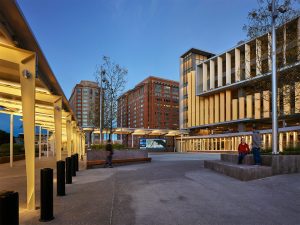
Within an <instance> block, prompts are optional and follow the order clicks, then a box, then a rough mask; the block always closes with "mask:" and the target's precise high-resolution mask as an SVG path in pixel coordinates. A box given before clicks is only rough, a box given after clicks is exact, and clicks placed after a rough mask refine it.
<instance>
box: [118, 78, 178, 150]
mask: <svg viewBox="0 0 300 225" xmlns="http://www.w3.org/2000/svg"><path fill="white" fill-rule="evenodd" d="M121 118H122V123H121ZM117 126H118V127H121V126H122V127H129V128H145V129H148V128H149V129H156V128H157V129H178V128H179V82H176V81H172V80H166V79H162V78H158V77H152V76H150V77H148V78H147V79H145V80H143V81H142V82H140V83H139V84H137V85H136V86H135V87H134V88H133V89H131V90H129V91H127V92H126V93H124V94H123V95H122V96H120V98H119V99H118V118H117ZM125 136H126V135H124V136H123V137H125ZM123 139H124V138H123ZM125 139H126V141H127V142H128V145H129V146H130V145H131V137H125ZM135 139H137V140H135ZM138 139H139V137H136V138H134V146H135V147H137V146H138Z"/></svg>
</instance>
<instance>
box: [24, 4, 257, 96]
mask: <svg viewBox="0 0 300 225" xmlns="http://www.w3.org/2000/svg"><path fill="white" fill-rule="evenodd" d="M18 2H19V4H20V7H21V9H22V11H23V13H24V15H25V17H26V19H27V21H28V23H29V25H30V27H31V29H32V31H33V33H34V34H35V36H36V39H37V40H38V42H39V44H40V46H41V48H42V50H43V52H44V54H45V55H46V58H47V59H48V62H49V64H50V66H51V68H52V70H53V71H54V74H55V75H56V77H57V79H58V81H59V83H60V85H61V86H62V88H63V90H64V92H65V95H66V96H67V98H69V97H70V94H71V91H72V88H73V87H74V85H75V84H76V83H78V82H80V80H83V79H85V80H94V79H95V78H94V72H95V67H96V65H97V64H99V63H100V62H101V58H102V56H103V55H106V56H110V57H111V58H112V59H113V60H114V61H116V62H117V63H119V64H120V65H122V66H124V67H126V68H128V77H127V78H128V83H127V87H126V89H127V88H132V87H134V85H135V84H137V83H138V82H139V81H142V80H143V79H144V78H146V77H147V76H149V75H155V76H161V77H165V78H169V79H173V80H179V57H180V55H182V54H183V53H184V52H185V51H187V50H188V49H190V48H191V47H195V48H199V49H202V50H206V51H209V52H212V53H220V52H222V51H225V50H226V49H228V48H231V47H232V46H234V45H235V44H236V43H237V42H238V41H240V40H243V39H245V38H246V35H245V32H244V31H243V30H242V26H243V24H245V23H246V17H247V12H248V11H249V10H250V9H252V8H255V7H256V6H257V1H256V0H242V1H241V0H230V1H228V0H87V1H82V0H43V1H41V0H18ZM83 2H84V3H83ZM229 3H230V4H229Z"/></svg>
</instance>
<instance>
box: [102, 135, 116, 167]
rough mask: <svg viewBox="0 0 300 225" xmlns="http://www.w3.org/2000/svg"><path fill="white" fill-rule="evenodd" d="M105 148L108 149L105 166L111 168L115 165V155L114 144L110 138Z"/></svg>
mask: <svg viewBox="0 0 300 225" xmlns="http://www.w3.org/2000/svg"><path fill="white" fill-rule="evenodd" d="M105 150H106V162H105V165H104V167H107V166H108V167H109V168H113V166H112V157H113V154H114V151H113V146H112V144H111V140H110V139H109V140H108V141H107V144H106V146H105Z"/></svg>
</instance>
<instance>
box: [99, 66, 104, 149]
mask: <svg viewBox="0 0 300 225" xmlns="http://www.w3.org/2000/svg"><path fill="white" fill-rule="evenodd" d="M104 75H105V70H103V69H101V72H100V95H99V96H100V110H99V112H100V115H99V116H100V118H99V123H100V124H99V130H100V138H99V140H100V143H99V144H101V143H102V108H103V107H102V105H103V103H102V101H103V89H102V82H103V76H104Z"/></svg>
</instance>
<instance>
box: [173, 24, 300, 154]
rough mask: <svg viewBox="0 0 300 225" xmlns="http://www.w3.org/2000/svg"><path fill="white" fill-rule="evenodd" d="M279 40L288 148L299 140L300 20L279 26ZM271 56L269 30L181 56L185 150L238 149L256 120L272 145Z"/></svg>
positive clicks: (282, 139) (282, 133) (283, 138)
mask: <svg viewBox="0 0 300 225" xmlns="http://www.w3.org/2000/svg"><path fill="white" fill-rule="evenodd" d="M276 39H277V41H276V46H277V51H276V56H277V79H278V96H277V106H278V123H279V150H280V151H282V150H283V149H284V148H288V147H290V146H296V145H297V144H298V140H299V131H300V126H299V118H300V78H299V74H300V67H299V65H300V57H299V56H300V45H299V43H300V42H299V39H300V19H299V18H296V19H293V20H291V21H289V22H288V23H286V24H284V25H282V26H281V27H278V28H277V30H276ZM271 55H272V54H271V36H270V34H269V33H266V34H264V35H262V36H259V37H257V38H255V39H251V40H249V41H245V42H241V43H239V44H238V45H236V46H234V47H233V48H231V49H229V50H228V51H225V52H222V53H221V54H218V55H215V56H214V55H212V54H209V53H206V52H203V51H197V50H194V49H192V50H189V51H188V52H187V53H185V54H184V55H183V56H181V58H180V60H181V64H180V66H181V73H180V82H181V83H180V84H181V87H180V88H181V90H180V109H181V114H180V118H181V120H180V126H181V128H187V129H188V130H189V132H190V135H189V136H186V137H184V138H183V139H180V138H179V139H178V140H177V146H178V147H179V148H181V151H202V150H221V151H223V150H224V151H226V150H236V149H237V146H238V144H239V142H240V137H241V136H243V137H245V139H246V142H248V143H250V144H251V134H252V132H251V130H252V127H253V125H255V126H256V128H257V129H259V130H260V133H261V134H262V140H263V143H262V147H263V148H265V149H267V148H271V143H272V134H271V132H272V130H271V128H272V120H271V118H272V107H271V103H272V98H271V96H272V92H271V70H272V60H271ZM189 56H191V57H192V59H191V58H188V57H189ZM193 57H194V58H196V60H195V59H193ZM197 57H198V59H199V60H197ZM181 140H183V141H181Z"/></svg>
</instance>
